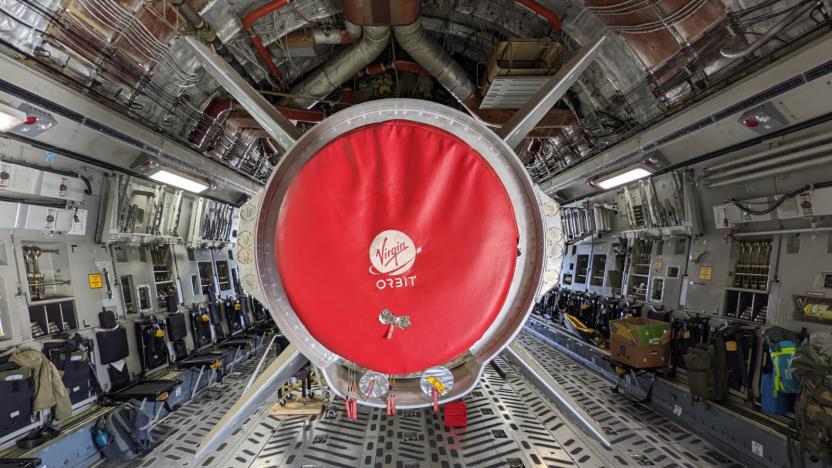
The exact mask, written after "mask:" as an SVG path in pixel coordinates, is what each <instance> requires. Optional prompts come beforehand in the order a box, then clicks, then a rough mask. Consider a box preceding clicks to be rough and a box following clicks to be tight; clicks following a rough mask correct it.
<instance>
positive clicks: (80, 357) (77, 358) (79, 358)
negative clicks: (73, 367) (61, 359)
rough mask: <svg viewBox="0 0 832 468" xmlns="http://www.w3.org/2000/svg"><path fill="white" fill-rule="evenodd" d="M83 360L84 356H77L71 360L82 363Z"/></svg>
mask: <svg viewBox="0 0 832 468" xmlns="http://www.w3.org/2000/svg"><path fill="white" fill-rule="evenodd" d="M82 359H84V357H83V356H75V355H73V356H72V357H70V358H69V360H70V361H80V360H82Z"/></svg>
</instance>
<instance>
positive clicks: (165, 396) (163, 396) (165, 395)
mask: <svg viewBox="0 0 832 468" xmlns="http://www.w3.org/2000/svg"><path fill="white" fill-rule="evenodd" d="M168 396H170V394H169V393H168V392H162V393H160V394H158V395H156V401H165V400H167V399H168Z"/></svg>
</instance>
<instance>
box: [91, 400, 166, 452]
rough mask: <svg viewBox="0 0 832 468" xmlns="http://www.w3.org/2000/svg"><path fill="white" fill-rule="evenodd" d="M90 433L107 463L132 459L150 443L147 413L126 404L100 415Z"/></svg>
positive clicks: (147, 447) (151, 442)
mask: <svg viewBox="0 0 832 468" xmlns="http://www.w3.org/2000/svg"><path fill="white" fill-rule="evenodd" d="M92 433H93V439H94V440H95V444H96V445H97V446H98V448H99V449H100V450H101V453H102V454H103V455H104V458H106V459H107V461H110V462H124V461H129V460H132V459H134V458H136V457H138V456H139V455H141V454H142V453H144V452H145V451H147V450H148V449H149V448H150V447H151V445H152V444H153V439H152V438H151V436H150V416H148V415H147V414H145V413H144V412H142V411H141V410H139V409H138V408H136V407H134V406H133V405H131V404H129V403H125V404H122V405H119V406H116V407H115V408H113V409H112V411H110V412H109V413H107V414H105V415H104V416H102V417H101V418H99V419H98V421H97V422H96V423H95V426H93V431H92Z"/></svg>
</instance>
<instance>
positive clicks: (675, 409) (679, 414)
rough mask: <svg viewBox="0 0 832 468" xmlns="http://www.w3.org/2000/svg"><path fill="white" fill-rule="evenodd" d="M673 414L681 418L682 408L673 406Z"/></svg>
mask: <svg viewBox="0 0 832 468" xmlns="http://www.w3.org/2000/svg"><path fill="white" fill-rule="evenodd" d="M673 414H675V415H676V416H681V415H682V407H681V406H679V405H673Z"/></svg>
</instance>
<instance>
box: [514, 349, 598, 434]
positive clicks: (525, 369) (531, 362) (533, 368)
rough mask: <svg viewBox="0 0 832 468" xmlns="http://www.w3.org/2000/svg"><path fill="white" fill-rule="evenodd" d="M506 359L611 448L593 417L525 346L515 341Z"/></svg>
mask: <svg viewBox="0 0 832 468" xmlns="http://www.w3.org/2000/svg"><path fill="white" fill-rule="evenodd" d="M503 352H504V353H505V355H506V357H508V358H509V360H511V361H512V362H514V363H515V364H517V366H518V368H519V370H520V373H522V374H523V375H524V376H526V378H527V379H529V381H531V382H532V383H533V384H534V385H535V386H536V387H538V388H539V389H540V390H541V391H543V393H545V394H546V396H548V397H549V398H551V399H552V401H554V402H555V403H556V404H557V405H558V406H559V407H561V408H562V409H566V410H568V411H569V412H571V413H572V415H573V416H574V417H575V419H576V420H577V422H578V423H580V424H581V425H582V426H583V427H584V428H585V429H586V430H587V431H588V432H589V433H590V434H592V435H593V436H595V438H596V439H598V441H599V442H600V443H601V444H603V445H604V446H605V447H610V446H611V445H610V441H609V439H607V436H606V434H605V433H604V430H603V428H601V425H600V424H598V422H597V421H595V420H594V419H593V418H592V416H590V415H589V413H587V411H586V410H584V409H583V408H582V407H581V406H580V405H579V404H578V402H577V401H575V400H574V399H572V397H571V396H569V394H568V393H567V392H566V390H564V389H563V387H561V386H560V384H559V383H557V381H556V380H555V379H554V378H552V376H551V375H549V373H548V372H546V370H545V369H544V368H543V366H542V365H540V363H539V362H537V360H536V359H535V358H534V357H532V355H531V354H529V352H528V351H526V350H525V349H524V348H523V346H522V345H521V344H520V343H518V342H517V341H514V342H513V343H511V344H510V345H509V346H508V347H506V349H505V351H503Z"/></svg>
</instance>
